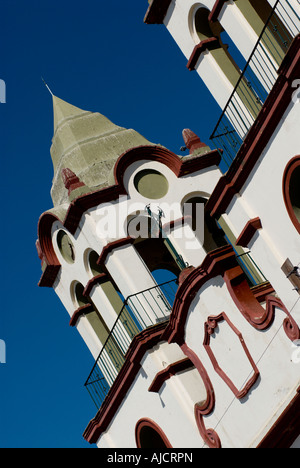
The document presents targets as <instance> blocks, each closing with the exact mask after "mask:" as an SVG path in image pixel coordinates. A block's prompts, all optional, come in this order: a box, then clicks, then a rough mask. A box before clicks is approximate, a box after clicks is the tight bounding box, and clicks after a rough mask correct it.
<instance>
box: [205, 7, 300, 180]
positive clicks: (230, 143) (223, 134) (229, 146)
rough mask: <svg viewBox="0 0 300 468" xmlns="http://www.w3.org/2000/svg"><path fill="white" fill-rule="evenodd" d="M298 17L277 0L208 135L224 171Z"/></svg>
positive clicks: (267, 89)
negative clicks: (219, 152)
mask: <svg viewBox="0 0 300 468" xmlns="http://www.w3.org/2000/svg"><path fill="white" fill-rule="evenodd" d="M299 30H300V18H299V15H298V14H297V12H296V11H295V9H294V8H293V6H292V5H291V3H290V2H289V1H288V0H277V2H276V3H275V6H274V8H273V10H272V14H271V15H270V17H269V18H268V20H267V22H266V24H265V26H264V28H263V31H262V33H261V35H260V37H259V39H258V41H257V43H256V45H255V47H254V50H253V52H252V54H251V55H250V58H249V60H248V62H247V64H246V66H245V68H244V70H243V71H242V73H241V76H240V78H239V80H238V82H237V84H236V86H235V88H234V90H233V92H232V94H231V96H230V98H229V100H228V102H227V104H226V106H225V108H224V110H223V112H222V114H221V117H220V118H219V120H218V122H217V125H216V127H215V129H214V131H213V133H212V135H211V137H210V139H211V140H212V141H213V144H214V145H215V147H216V148H217V149H222V150H223V155H222V161H223V169H224V171H226V170H227V169H228V168H229V167H230V165H231V163H232V161H233V160H234V158H235V156H236V154H237V153H238V151H239V149H240V147H241V145H242V143H243V141H244V139H245V137H246V135H247V133H248V132H249V130H250V128H251V127H252V125H253V123H254V122H255V120H256V118H257V116H258V114H259V112H260V110H261V108H262V106H263V104H264V102H265V101H266V99H267V97H268V95H269V93H270V91H271V90H272V88H273V86H274V84H275V82H276V79H277V77H278V74H277V70H278V68H279V66H280V64H281V63H282V60H283V58H284V57H285V55H286V52H287V51H288V49H289V47H290V45H291V43H292V41H293V39H294V37H295V36H296V35H297V34H298V33H299Z"/></svg>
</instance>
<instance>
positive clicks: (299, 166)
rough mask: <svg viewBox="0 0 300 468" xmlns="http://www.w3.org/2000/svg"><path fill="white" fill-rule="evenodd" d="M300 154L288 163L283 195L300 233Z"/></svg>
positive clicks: (284, 177) (292, 219)
mask: <svg viewBox="0 0 300 468" xmlns="http://www.w3.org/2000/svg"><path fill="white" fill-rule="evenodd" d="M299 180H300V156H296V157H295V158H293V159H291V161H290V162H289V163H288V165H287V167H286V169H285V172H284V176H283V196H284V202H285V206H286V209H287V211H288V214H289V216H290V218H291V221H292V223H293V224H294V226H295V228H296V229H297V231H298V232H299V233H300V184H299Z"/></svg>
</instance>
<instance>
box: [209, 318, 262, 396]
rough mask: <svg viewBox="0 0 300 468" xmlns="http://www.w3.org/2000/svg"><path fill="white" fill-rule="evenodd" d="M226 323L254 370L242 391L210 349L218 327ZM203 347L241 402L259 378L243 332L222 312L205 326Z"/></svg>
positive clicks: (216, 369)
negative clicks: (221, 323) (211, 340)
mask: <svg viewBox="0 0 300 468" xmlns="http://www.w3.org/2000/svg"><path fill="white" fill-rule="evenodd" d="M224 320H225V321H226V322H227V324H228V325H229V327H230V328H231V329H232V330H233V332H234V333H235V334H236V335H237V337H238V339H239V340H240V343H241V346H242V348H243V350H244V352H245V354H246V356H247V358H248V361H249V362H250V365H251V367H252V369H253V375H252V377H251V378H250V379H249V380H248V381H247V382H246V384H245V385H244V387H243V388H242V390H238V389H237V387H236V386H235V385H234V383H233V382H232V380H230V378H229V377H228V375H227V374H226V373H225V372H224V371H223V370H222V368H221V367H220V366H219V364H218V361H217V359H216V357H215V355H214V353H213V351H212V349H211V348H210V338H211V336H212V335H213V334H214V333H215V329H216V328H217V327H218V323H219V322H223V321H224ZM203 346H204V348H205V350H206V352H207V354H208V356H209V358H210V360H211V362H212V365H213V368H214V369H215V371H216V373H217V374H218V375H219V376H220V377H221V379H223V380H224V382H225V383H226V384H227V385H228V387H229V388H230V390H231V391H232V392H233V393H234V395H235V397H236V398H238V399H239V400H240V399H242V398H244V397H245V396H246V395H247V394H248V392H249V390H250V389H251V388H252V387H253V385H254V384H255V382H256V381H257V379H258V377H259V370H258V368H257V367H256V365H255V362H254V360H253V358H252V356H251V354H250V351H249V349H248V348H247V346H246V343H245V340H244V338H243V335H242V334H241V332H240V331H239V330H238V329H237V328H236V327H235V326H234V325H233V323H232V322H231V321H230V320H229V318H228V317H227V315H226V314H225V312H222V313H221V314H220V315H218V316H215V317H208V319H207V322H206V323H205V324H204V342H203Z"/></svg>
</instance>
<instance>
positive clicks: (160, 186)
mask: <svg viewBox="0 0 300 468" xmlns="http://www.w3.org/2000/svg"><path fill="white" fill-rule="evenodd" d="M134 186H135V188H136V190H137V191H138V192H139V193H140V194H141V195H142V196H143V197H145V198H149V199H150V200H158V199H159V198H163V197H164V196H165V195H166V194H167V193H168V190H169V183H168V181H167V179H166V177H165V176H164V175H163V174H161V173H160V172H158V171H154V170H153V169H145V170H143V171H141V172H139V173H138V174H137V175H136V176H135V178H134Z"/></svg>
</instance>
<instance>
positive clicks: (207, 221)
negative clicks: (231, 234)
mask: <svg viewBox="0 0 300 468" xmlns="http://www.w3.org/2000/svg"><path fill="white" fill-rule="evenodd" d="M206 203H207V199H206V198H204V197H202V196H200V195H199V196H193V197H192V198H189V199H187V200H186V201H185V202H184V204H183V208H182V210H183V215H186V213H188V214H190V213H191V212H192V229H193V231H194V232H197V224H198V222H199V220H198V219H197V216H198V209H197V206H198V205H203V204H204V206H205V205H206ZM201 221H203V220H201ZM224 236H225V235H224V232H223V231H222V229H221V228H220V227H219V226H218V225H217V223H216V222H215V220H214V219H213V218H212V217H211V216H210V214H209V213H208V212H207V211H206V210H205V208H204V244H203V247H204V250H205V251H206V252H207V253H208V252H211V251H212V250H215V249H217V248H218V247H222V246H223V245H226V244H227V241H226V240H225V237H224Z"/></svg>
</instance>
